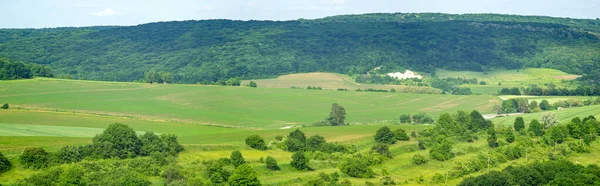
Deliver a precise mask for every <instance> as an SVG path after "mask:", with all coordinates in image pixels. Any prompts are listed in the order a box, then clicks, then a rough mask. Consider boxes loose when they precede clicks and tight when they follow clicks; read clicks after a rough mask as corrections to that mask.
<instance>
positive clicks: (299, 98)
mask: <svg viewBox="0 0 600 186" xmlns="http://www.w3.org/2000/svg"><path fill="white" fill-rule="evenodd" d="M498 100H499V99H498V98H497V97H493V96H485V95H484V96H453V95H423V94H403V93H374V92H354V91H347V92H346V91H343V92H342V91H327V90H322V91H317V90H303V89H260V88H259V89H257V88H249V87H225V86H201V85H174V84H173V85H171V84H169V85H163V84H160V85H156V84H154V85H150V84H132V83H106V82H80V81H65V80H54V79H34V80H20V81H3V82H0V102H4V103H9V104H10V105H11V106H12V107H13V108H22V109H30V110H31V109H34V110H42V111H54V112H73V113H83V114H91V115H107V116H121V117H130V118H136V119H140V120H150V121H177V122H183V123H195V124H205V125H218V126H231V127H246V128H254V129H262V128H281V127H285V126H290V125H298V124H308V123H313V122H316V121H318V120H322V119H323V118H325V117H326V116H327V114H328V113H329V110H330V108H331V104H332V103H339V104H340V105H342V106H344V107H345V108H346V111H347V113H348V118H347V120H346V121H347V122H349V123H354V122H360V123H362V122H372V121H382V120H393V119H396V118H397V117H398V116H399V115H400V114H402V113H417V112H428V113H429V114H431V115H434V116H435V115H438V114H440V113H443V112H448V111H454V110H457V109H463V110H473V109H477V110H480V111H482V112H486V111H488V110H489V109H488V108H490V107H491V106H493V103H496V102H498Z"/></svg>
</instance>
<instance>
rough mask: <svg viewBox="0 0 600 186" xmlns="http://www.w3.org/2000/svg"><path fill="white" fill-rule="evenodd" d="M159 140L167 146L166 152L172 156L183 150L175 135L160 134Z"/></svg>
mask: <svg viewBox="0 0 600 186" xmlns="http://www.w3.org/2000/svg"><path fill="white" fill-rule="evenodd" d="M160 139H162V140H163V142H164V143H165V144H167V151H168V152H169V154H171V155H173V156H174V155H177V154H178V153H180V152H182V151H183V150H184V149H183V145H181V144H179V141H178V140H177V136H176V135H175V134H161V135H160Z"/></svg>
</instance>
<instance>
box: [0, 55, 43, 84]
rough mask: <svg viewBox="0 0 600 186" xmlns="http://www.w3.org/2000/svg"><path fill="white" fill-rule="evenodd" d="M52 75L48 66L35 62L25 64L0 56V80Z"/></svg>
mask: <svg viewBox="0 0 600 186" xmlns="http://www.w3.org/2000/svg"><path fill="white" fill-rule="evenodd" d="M32 77H54V73H53V72H52V70H50V68H48V67H46V66H42V65H37V64H25V63H22V62H17V61H10V60H8V59H4V58H0V80H13V79H28V78H32Z"/></svg>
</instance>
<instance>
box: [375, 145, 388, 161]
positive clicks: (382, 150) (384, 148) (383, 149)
mask: <svg viewBox="0 0 600 186" xmlns="http://www.w3.org/2000/svg"><path fill="white" fill-rule="evenodd" d="M371 150H372V151H375V152H377V153H378V154H381V155H383V156H385V157H388V158H390V159H391V158H392V153H390V149H389V147H388V145H387V144H385V143H377V144H375V145H373V147H371Z"/></svg>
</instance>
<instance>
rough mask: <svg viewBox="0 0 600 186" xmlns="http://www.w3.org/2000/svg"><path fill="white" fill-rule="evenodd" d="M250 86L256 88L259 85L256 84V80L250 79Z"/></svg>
mask: <svg viewBox="0 0 600 186" xmlns="http://www.w3.org/2000/svg"><path fill="white" fill-rule="evenodd" d="M248 86H250V87H252V88H256V87H258V86H257V85H256V82H254V81H250V83H248Z"/></svg>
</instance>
